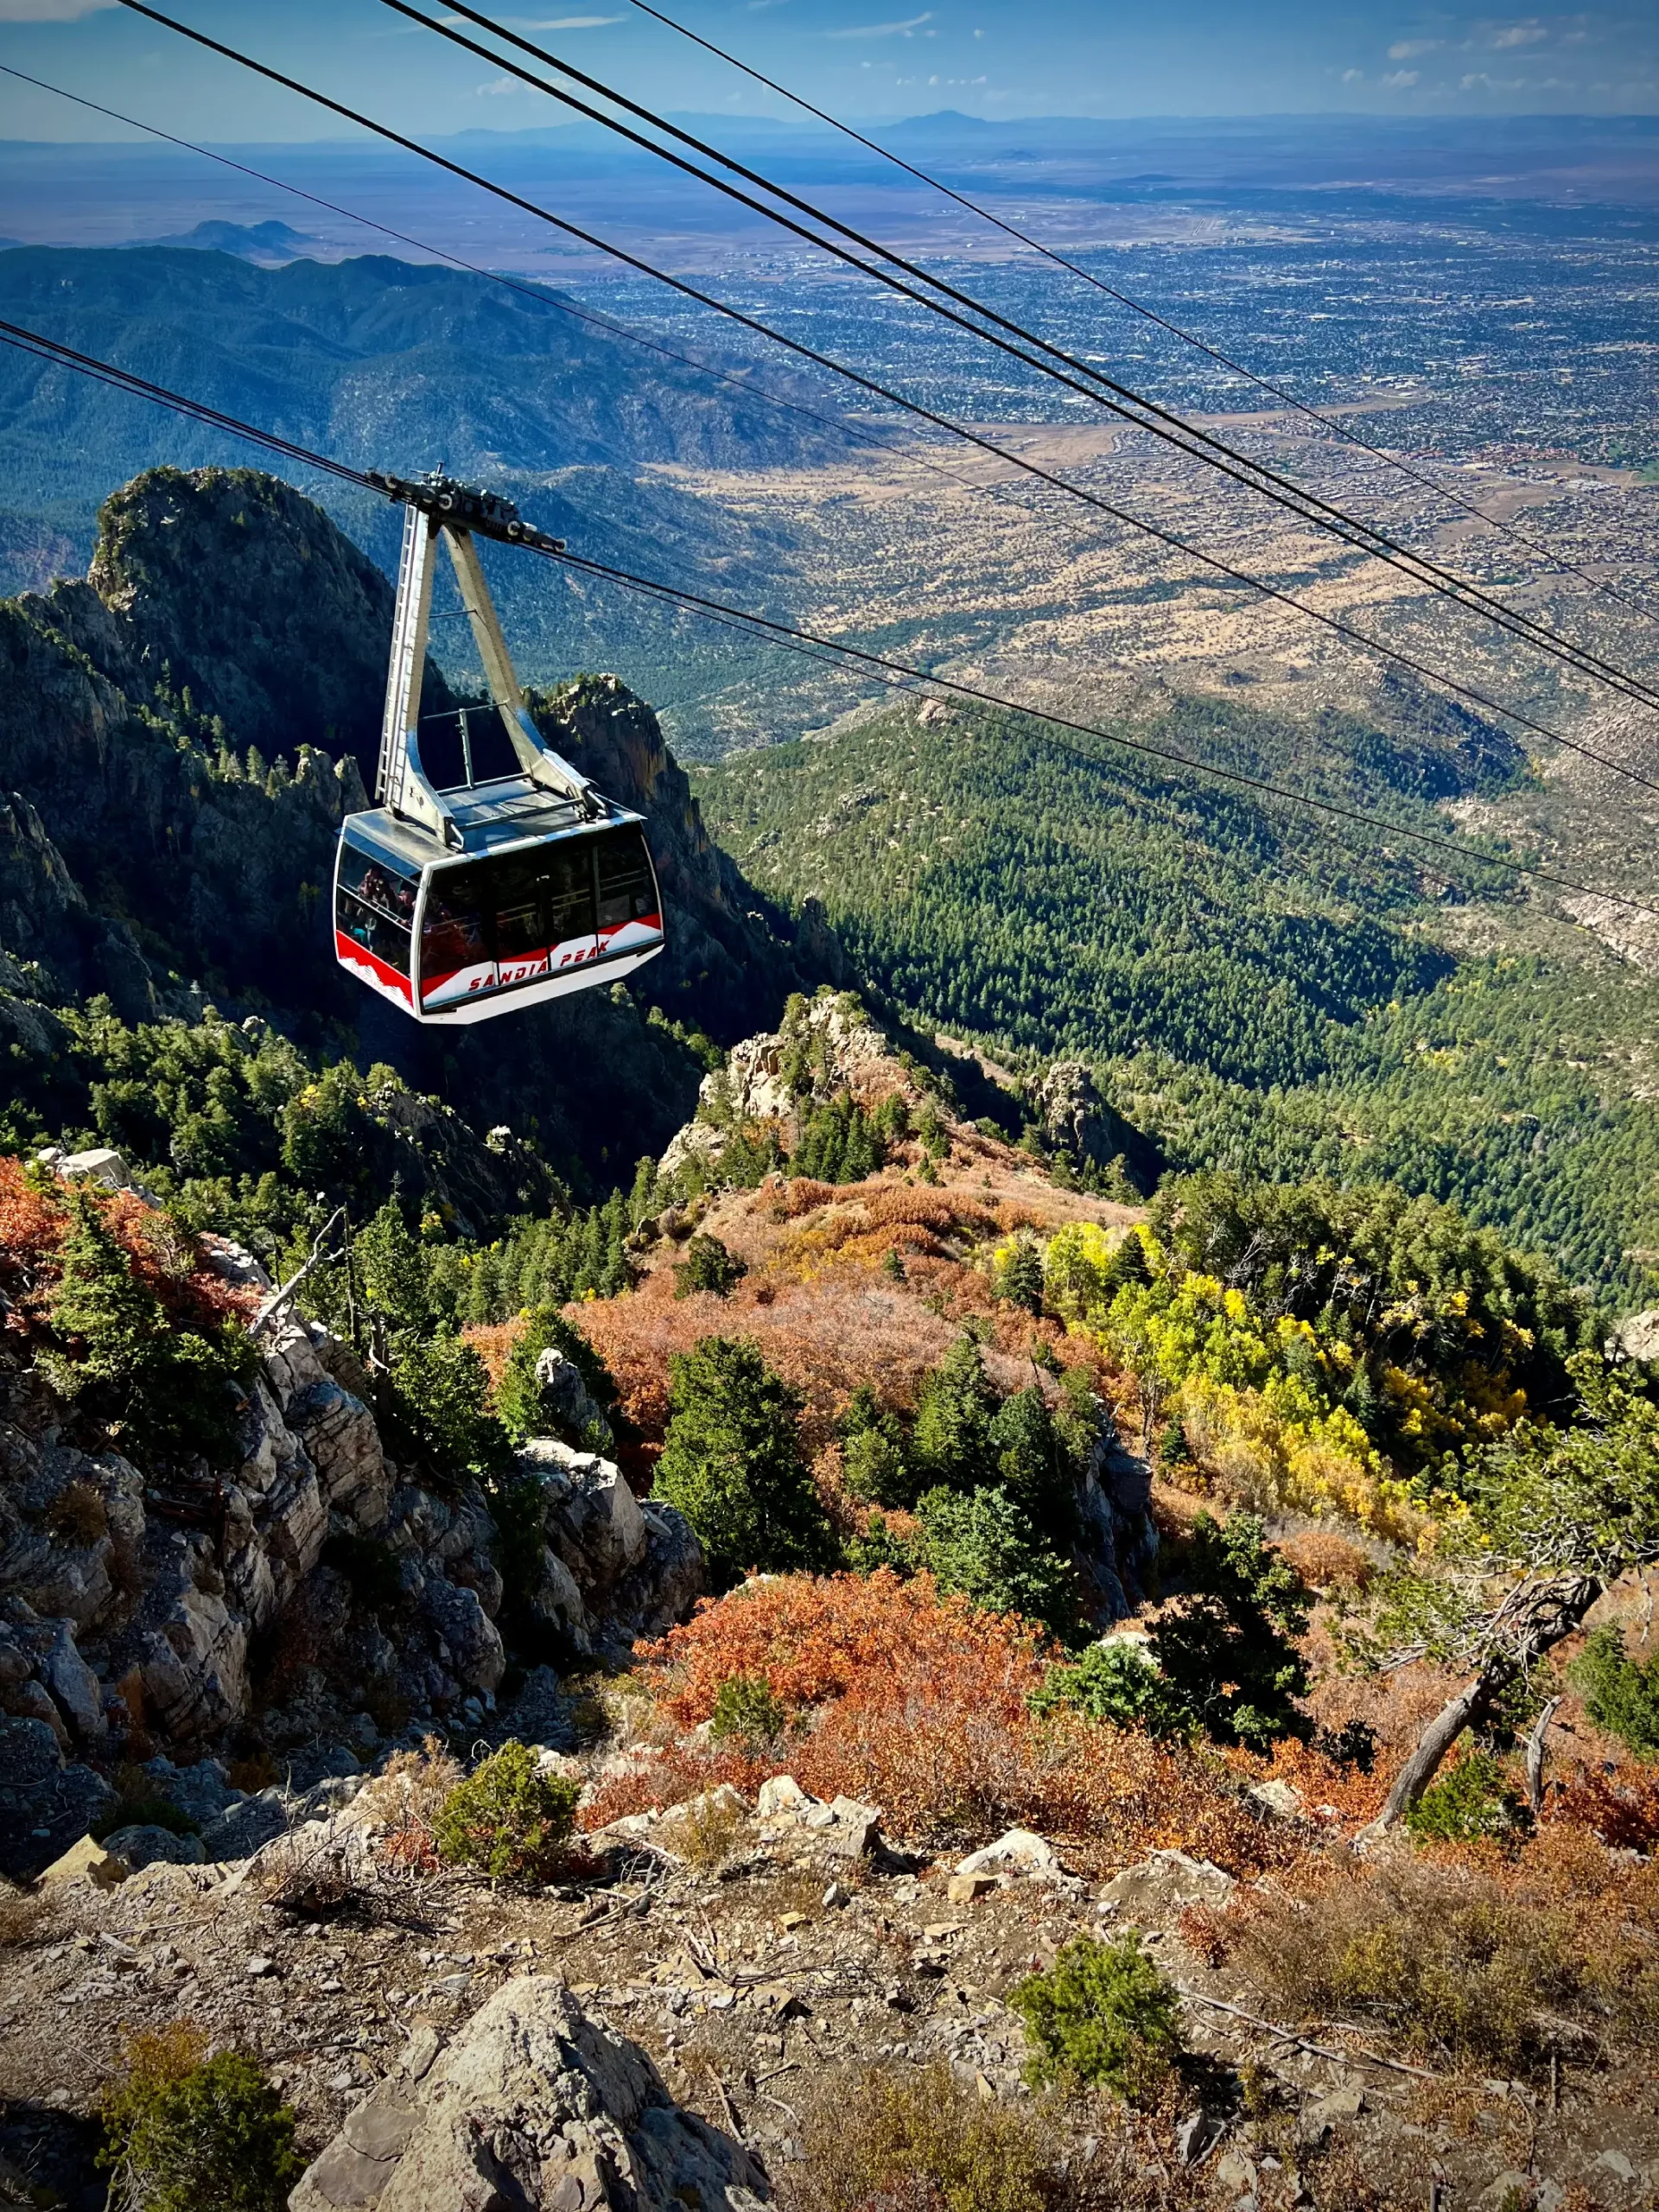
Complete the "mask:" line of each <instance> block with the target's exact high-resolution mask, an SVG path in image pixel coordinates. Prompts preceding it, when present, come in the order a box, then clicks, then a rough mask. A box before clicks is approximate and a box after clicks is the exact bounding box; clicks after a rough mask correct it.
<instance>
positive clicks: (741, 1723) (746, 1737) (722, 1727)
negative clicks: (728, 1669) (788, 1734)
mask: <svg viewBox="0 0 1659 2212" xmlns="http://www.w3.org/2000/svg"><path fill="white" fill-rule="evenodd" d="M788 1721H789V1716H788V1714H787V1713H785V1711H784V1708H783V1706H782V1704H781V1702H780V1701H779V1698H778V1696H777V1694H776V1693H775V1692H774V1691H773V1689H772V1685H771V1683H770V1682H767V1681H764V1680H762V1679H761V1678H760V1676H758V1675H731V1676H730V1677H729V1678H728V1680H727V1681H723V1682H722V1683H721V1686H720V1688H719V1689H718V1690H716V1691H715V1706H714V1711H713V1712H712V1713H710V1714H709V1735H710V1736H711V1737H712V1738H713V1739H714V1741H715V1743H717V1744H746V1745H760V1744H772V1743H775V1742H776V1741H777V1740H778V1738H779V1737H780V1736H781V1735H782V1734H783V1732H784V1730H785V1727H786V1726H787V1725H788Z"/></svg>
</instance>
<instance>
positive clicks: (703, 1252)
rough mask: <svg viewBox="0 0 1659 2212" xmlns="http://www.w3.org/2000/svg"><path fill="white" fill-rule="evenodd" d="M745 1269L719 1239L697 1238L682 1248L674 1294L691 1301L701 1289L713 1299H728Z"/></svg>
mask: <svg viewBox="0 0 1659 2212" xmlns="http://www.w3.org/2000/svg"><path fill="white" fill-rule="evenodd" d="M748 1272H749V1271H748V1268H747V1266H746V1265H745V1264H744V1262H742V1261H741V1260H740V1259H739V1258H738V1256H737V1255H736V1253H735V1252H728V1250H727V1249H726V1247H725V1245H723V1244H722V1243H721V1241H720V1239H719V1237H718V1236H701V1235H699V1236H694V1237H693V1238H692V1239H691V1242H690V1243H689V1244H688V1245H687V1246H686V1248H685V1257H684V1259H683V1261H682V1262H681V1263H680V1265H679V1266H678V1267H677V1268H675V1270H674V1295H675V1297H676V1298H690V1297H692V1296H693V1295H694V1294H696V1292H698V1291H700V1290H706V1291H711V1292H712V1293H713V1294H714V1295H715V1297H716V1298H729V1297H730V1296H731V1294H732V1293H733V1291H734V1289H735V1288H736V1287H737V1286H738V1284H739V1283H740V1282H741V1281H742V1280H743V1277H744V1276H745V1275H746V1274H747V1273H748Z"/></svg>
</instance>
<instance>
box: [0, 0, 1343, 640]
mask: <svg viewBox="0 0 1659 2212" xmlns="http://www.w3.org/2000/svg"><path fill="white" fill-rule="evenodd" d="M633 4H634V5H635V6H639V7H643V6H644V5H645V0H633ZM645 13H646V14H647V15H656V14H657V13H658V11H657V10H655V9H652V8H646V9H645ZM659 20H661V21H662V22H670V18H669V17H667V16H661V17H660V18H659ZM671 28H680V27H678V26H673V25H671ZM685 35H686V36H687V37H688V38H695V37H696V34H695V33H693V32H690V31H687V32H686V33H685ZM697 43H699V44H702V43H706V41H701V40H699V41H697ZM711 51H714V52H715V53H718V52H720V49H719V48H712V49H711ZM736 66H737V67H740V68H741V67H743V66H744V65H743V64H742V63H741V62H740V63H738V64H736ZM0 75H4V76H8V77H15V78H16V79H19V81H20V82H22V83H23V84H26V85H32V86H35V89H36V90H37V91H40V92H51V93H52V94H54V96H55V97H56V98H57V99H63V100H68V101H70V102H72V103H73V105H75V106H77V107H83V108H86V109H88V110H90V111H92V113H93V114H95V115H101V116H104V117H105V118H108V119H109V120H110V121H111V122H114V123H120V124H125V126H126V127H127V128H128V129H129V130H142V131H144V132H145V133H147V134H148V135H149V137H152V138H158V139H161V140H162V141H163V142H164V143H166V144H168V145H169V146H176V147H178V148H180V149H181V151H183V152H185V153H189V154H195V155H198V156H200V158H201V159H202V160H203V161H208V162H218V163H219V166H220V167H221V168H227V169H231V170H233V171H234V172H235V173H236V174H237V175H238V176H245V177H250V178H251V179H252V180H253V181H255V182H256V183H258V184H264V185H268V186H269V187H270V188H271V189H272V190H273V191H277V192H285V193H288V194H290V195H291V196H292V197H294V198H295V199H296V200H304V201H305V202H306V203H307V205H308V206H310V207H321V208H323V209H324V210H325V211H326V212H327V213H329V214H331V215H338V216H340V217H341V218H342V219H344V220H346V222H351V223H358V224H360V225H361V226H363V227H364V228H365V230H371V231H375V232H378V233H379V235H380V236H381V237H382V238H392V239H395V240H396V241H397V243H398V244H399V245H408V246H413V247H414V248H415V249H416V251H418V252H422V253H429V254H431V255H432V256H433V257H435V259H437V260H440V261H443V262H447V263H448V264H449V265H450V266H451V267H452V268H454V269H460V270H465V271H466V272H467V274H468V275H470V276H474V277H482V278H484V279H485V280H486V282H488V283H492V284H499V285H501V286H503V287H504V288H505V289H506V290H508V291H512V292H517V293H518V294H520V295H521V296H523V297H524V298H525V299H528V300H531V301H533V302H535V303H536V304H537V305H538V306H543V307H548V308H553V309H555V310H556V312H557V313H559V314H561V315H568V316H569V317H571V318H573V319H574V320H575V321H578V322H584V323H588V324H590V325H591V326H592V327H594V328H595V329H598V330H603V331H605V332H607V334H610V335H611V336H613V337H616V338H620V339H622V340H625V341H626V342H627V343H628V344H630V345H634V346H641V347H643V348H644V349H645V351H646V352H648V353H657V354H659V355H661V356H662V358H663V359H665V360H670V361H674V362H677V363H678V364H679V365H681V366H682V367H684V368H688V369H690V370H691V371H692V372H694V373H696V374H698V375H702V376H707V377H709V378H712V379H713V380H715V381H716V382H718V383H721V384H726V385H731V386H732V387H733V389H734V390H735V391H739V392H741V394H742V395H743V396H744V397H747V398H750V399H756V400H759V401H760V402H762V403H763V404H765V405H766V406H768V407H773V408H777V409H779V410H787V411H788V412H790V413H791V414H797V415H800V416H803V417H804V418H805V419H806V420H807V421H809V422H813V423H820V424H822V425H823V427H824V428H826V429H830V430H833V431H836V433H837V434H839V435H844V436H845V437H846V438H847V439H848V440H849V442H852V443H854V444H858V445H864V446H868V448H869V449H870V450H871V451H872V452H874V453H884V454H892V455H894V456H895V457H897V458H899V459H900V460H906V461H912V462H914V463H915V465H916V466H918V467H922V468H925V469H926V470H928V471H929V472H930V473H931V474H934V475H937V476H941V477H943V478H944V480H945V481H946V482H948V483H951V484H955V485H957V486H958V487H959V488H960V489H962V490H963V491H966V492H968V493H972V494H973V495H975V496H980V495H982V494H988V495H991V496H995V493H996V492H997V490H998V489H999V487H998V486H996V485H995V484H988V483H985V482H976V481H975V480H973V479H971V478H969V477H966V476H962V475H959V474H957V471H956V470H955V469H952V468H949V467H945V466H944V463H943V462H941V461H936V460H934V459H933V458H932V457H931V454H927V453H926V452H925V450H919V449H918V448H916V447H914V446H913V445H910V446H906V445H900V444H896V443H894V442H891V441H889V440H887V439H884V438H880V437H878V436H876V435H874V434H873V432H872V431H871V430H870V429H868V426H866V425H863V424H860V423H853V422H849V421H848V420H847V419H846V418H845V417H843V416H833V415H825V414H823V413H821V412H820V411H819V410H817V409H816V408H812V407H808V406H807V405H806V404H804V402H802V401H799V400H792V399H785V398H784V397H782V396H781V394H779V393H776V392H771V391H767V390H766V387H765V386H764V385H754V384H751V383H750V382H749V381H748V380H747V378H744V377H741V376H735V375H733V374H731V373H729V372H727V371H725V370H723V369H718V368H716V367H715V365H713V364H712V363H711V362H708V361H702V360H698V359H696V357H695V356H693V355H691V354H689V353H677V352H676V351H675V349H674V348H673V347H672V346H664V345H663V344H662V343H661V342H660V341H659V340H656V339H652V338H647V337H645V335H644V334H643V333H642V332H639V331H638V330H635V329H633V328H632V327H630V326H629V325H628V324H626V323H622V322H617V321H613V319H612V318H611V317H610V316H608V315H600V314H598V313H596V312H595V311H594V310H593V309H591V308H579V307H577V306H576V305H575V302H572V301H569V300H564V299H561V298H556V297H554V296H551V295H550V293H548V292H547V291H546V290H544V289H541V288H539V287H537V285H536V284H534V283H520V282H519V281H518V279H517V278H516V277H509V276H507V275H506V274H505V272H504V271H503V270H499V269H486V267H485V266H484V265H483V264H482V263H480V262H474V261H468V260H467V259H466V258H465V257H464V256H462V255H460V254H456V253H452V252H451V251H449V250H448V248H447V247H444V246H436V245H432V244H430V242H429V241H428V240H426V239H424V238H416V237H414V236H413V235H412V234H411V233H410V232H407V231H399V230H397V229H394V228H393V227H392V226H391V225H390V224H388V223H382V222H380V221H378V220H377V219H376V218H375V217H373V216H372V215H365V214H363V213H360V212H359V210H357V209H356V208H353V207H345V206H343V205H342V204H341V203H340V201H338V200H328V199H326V198H324V197H323V196H322V195H321V194H320V193H315V192H308V191H307V190H306V189H305V188H304V187H303V186H302V185H297V184H293V183H290V182H289V181H288V180H287V179H286V178H283V177H278V176H272V175H269V174H268V173H267V172H266V171H265V170H264V169H257V168H251V167H250V166H249V164H248V163H247V162H238V161H233V160H232V158H231V156H229V155H228V154H225V153H221V152H219V151H218V150H216V149H214V148H213V147H210V146H202V145H198V144H197V143H195V142H194V140H193V139H189V138H181V137H177V136H176V135H175V133H174V132H172V131H170V130H162V128H161V126H160V125H159V124H154V123H146V122H144V121H143V118H140V117H137V116H133V115H128V114H126V113H125V112H124V111H123V110H121V109H119V108H112V107H106V106H105V105H103V104H102V103H101V102H100V101H98V100H94V99H87V98H86V95H85V94H84V93H80V92H70V91H69V90H68V88H67V86H63V85H54V84H52V83H50V82H49V81H48V79H46V78H44V77H33V76H31V75H30V74H29V72H28V71H27V70H25V69H18V68H15V67H12V66H11V65H10V63H7V62H0ZM760 81H761V82H763V83H770V81H771V80H770V79H761V80H760ZM776 89H780V88H776ZM787 97H793V96H792V95H788V96H787ZM801 105H804V106H806V107H807V108H808V109H809V110H810V112H811V113H813V114H815V115H816V114H817V113H818V111H817V109H816V108H812V107H811V105H810V102H802V103H801ZM841 127H842V128H845V127H846V126H841ZM849 135H850V136H852V137H858V133H857V132H856V131H852V132H850V134H849ZM860 143H869V142H868V141H864V140H861V141H860ZM877 150H878V151H879V150H880V149H877ZM889 158H890V159H893V160H895V161H896V160H897V159H898V157H897V156H889ZM906 166H907V164H906V163H904V162H899V167H900V168H904V167H906ZM914 174H916V175H918V176H923V177H924V181H926V180H925V175H924V173H923V172H922V171H920V170H918V171H916V172H914ZM940 189H941V190H945V189H947V188H945V187H943V186H941V187H940ZM964 204H965V205H969V206H971V204H972V203H971V202H966V203H964ZM988 220H991V221H995V217H989V218H988ZM1014 235H1016V236H1019V235H1021V234H1020V233H1019V232H1016V233H1015V234H1014ZM1070 265H1071V264H1069V263H1068V264H1065V266H1067V267H1069V266H1070ZM1091 281H1094V280H1091ZM1103 289H1110V288H1109V287H1105V288H1103ZM1172 327H1173V326H1172ZM1199 342H1200V341H1198V340H1192V343H1194V344H1198V343H1199ZM1269 388H1270V389H1271V387H1269ZM1316 419H1318V420H1323V417H1316ZM1368 450H1370V448H1368ZM1026 512H1027V513H1032V514H1036V513H1039V512H1040V510H1039V509H1035V508H1031V507H1027V510H1026ZM433 619H434V620H438V621H449V620H455V621H458V620H461V610H459V609H457V610H456V611H455V612H454V613H452V614H442V615H435V616H434V618H433Z"/></svg>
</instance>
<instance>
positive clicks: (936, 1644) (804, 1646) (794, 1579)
mask: <svg viewBox="0 0 1659 2212" xmlns="http://www.w3.org/2000/svg"><path fill="white" fill-rule="evenodd" d="M1043 1643H1044V1640H1043V1639H1042V1637H1041V1636H1040V1632H1039V1631H1033V1630H1031V1629H1029V1628H1028V1627H1027V1626H1026V1624H1024V1623H1023V1622H1020V1621H1018V1620H1016V1619H1014V1618H1012V1617H1004V1616H1001V1615H998V1614H994V1613H982V1612H978V1611H976V1610H975V1608H974V1607H973V1606H972V1605H969V1603H968V1600H967V1599H965V1598H961V1597H953V1598H941V1597H940V1596H939V1594H938V1588H937V1586H936V1585H935V1583H934V1581H933V1578H932V1576H931V1575H929V1574H918V1575H917V1576H916V1577H915V1579H914V1580H912V1581H909V1582H905V1581H901V1580H899V1577H898V1576H897V1575H896V1574H894V1573H893V1572H892V1571H891V1570H890V1569H889V1568H887V1567H883V1568H881V1569H880V1572H879V1573H874V1574H871V1575H856V1574H832V1575H808V1574H786V1575H785V1574H780V1575H771V1576H768V1577H766V1579H764V1580H756V1581H753V1582H747V1583H744V1584H742V1585H741V1586H740V1587H739V1588H738V1589H736V1590H734V1591H732V1592H730V1593H729V1594H728V1596H726V1597H724V1598H721V1599H704V1600H703V1601H702V1604H701V1605H699V1606H698V1608H697V1610H696V1613H695V1614H694V1615H693V1617H692V1618H691V1619H690V1620H689V1621H687V1622H685V1623H684V1624H683V1625H682V1626H681V1627H679V1628H674V1629H671V1630H669V1632H668V1634H667V1635H666V1636H665V1637H664V1638H663V1639H662V1641H661V1643H655V1644H652V1645H650V1646H649V1647H647V1649H646V1650H645V1654H644V1655H643V1656H644V1657H645V1661H646V1662H647V1663H648V1664H650V1665H652V1666H653V1667H656V1668H658V1669H661V1670H662V1671H661V1674H660V1675H659V1677H658V1683H657V1686H656V1693H655V1694H656V1697H657V1701H658V1705H659V1706H660V1707H662V1708H663V1709H664V1711H666V1712H667V1713H669V1714H670V1715H671V1717H672V1718H673V1719H675V1720H676V1721H677V1723H678V1724H679V1726H681V1727H683V1728H694V1727H696V1726H697V1724H698V1723H699V1722H700V1721H703V1720H706V1719H708V1718H709V1715H710V1714H711V1713H713V1711H714V1709H715V1697H716V1696H717V1695H718V1694H719V1691H720V1687H721V1683H722V1682H725V1681H729V1680H730V1678H731V1677H732V1676H733V1675H747V1676H748V1677H749V1678H750V1679H751V1680H755V1679H759V1680H761V1681H765V1682H766V1685H767V1687H768V1688H770V1689H771V1691H772V1695H773V1696H774V1697H775V1698H777V1700H778V1701H779V1704H780V1705H782V1706H784V1707H786V1708H787V1709H788V1710H790V1711H791V1712H798V1711H799V1710H801V1709H802V1708H803V1707H807V1706H819V1705H823V1704H826V1703H829V1702H832V1701H837V1700H841V1699H843V1698H846V1697H847V1696H849V1694H852V1693H853V1692H854V1690H855V1689H856V1690H857V1691H858V1692H859V1693H860V1694H861V1696H865V1697H868V1695H870V1694H871V1693H872V1691H873V1690H877V1688H878V1686H879V1694H880V1695H883V1696H890V1695H891V1694H893V1693H895V1692H898V1691H901V1690H902V1689H903V1688H906V1686H908V1685H912V1684H916V1683H921V1682H925V1681H928V1680H929V1679H930V1678H934V1677H949V1676H960V1675H962V1674H963V1673H964V1672H966V1673H968V1674H969V1675H971V1676H972V1677H973V1679H974V1681H975V1685H976V1689H977V1690H978V1691H979V1692H980V1693H981V1694H986V1693H989V1694H991V1695H993V1696H994V1698H995V1702H996V1704H997V1706H998V1707H999V1708H1010V1709H1011V1708H1013V1707H1020V1708H1021V1709H1023V1707H1024V1703H1025V1699H1026V1696H1027V1693H1028V1692H1029V1691H1030V1690H1031V1689H1033V1688H1035V1686H1036V1684H1037V1683H1038V1681H1039V1680H1040V1679H1041V1675H1042V1651H1043Z"/></svg>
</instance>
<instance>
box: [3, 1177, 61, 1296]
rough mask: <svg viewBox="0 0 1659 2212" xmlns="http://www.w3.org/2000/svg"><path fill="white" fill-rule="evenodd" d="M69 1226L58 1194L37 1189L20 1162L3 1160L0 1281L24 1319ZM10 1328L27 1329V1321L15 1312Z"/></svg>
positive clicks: (38, 1292)
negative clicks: (20, 1327) (23, 1327)
mask: <svg viewBox="0 0 1659 2212" xmlns="http://www.w3.org/2000/svg"><path fill="white" fill-rule="evenodd" d="M67 1225H68V1212H67V1208H66V1207H65V1205H64V1204H63V1201H62V1199H61V1198H60V1197H59V1195H58V1193H57V1192H55V1191H52V1190H41V1189H37V1188H36V1187H35V1184H34V1183H33V1182H32V1181H31V1180H30V1179H29V1174H28V1173H27V1171H26V1170H25V1168H24V1166H23V1163H22V1160H0V1281H3V1284H4V1288H5V1292H6V1295H7V1297H8V1299H9V1300H10V1301H11V1303H12V1305H13V1306H14V1307H21V1308H22V1311H23V1314H24V1316H26V1315H27V1313H28V1311H29V1308H30V1307H31V1306H32V1305H33V1304H34V1302H35V1299H36V1298H37V1297H38V1295H39V1294H40V1291H41V1287H42V1281H43V1273H44V1271H45V1269H46V1268H48V1265H49V1262H50V1261H51V1258H52V1255H53V1254H54V1252H55V1251H56V1250H57V1249H58V1246H59V1245H60V1243H62V1241H63V1234H64V1230H65V1229H66V1228H67ZM10 1325H11V1326H12V1327H19V1326H27V1319H26V1318H25V1319H19V1318H18V1317H17V1316H16V1314H14V1316H12V1317H11V1318H10Z"/></svg>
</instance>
